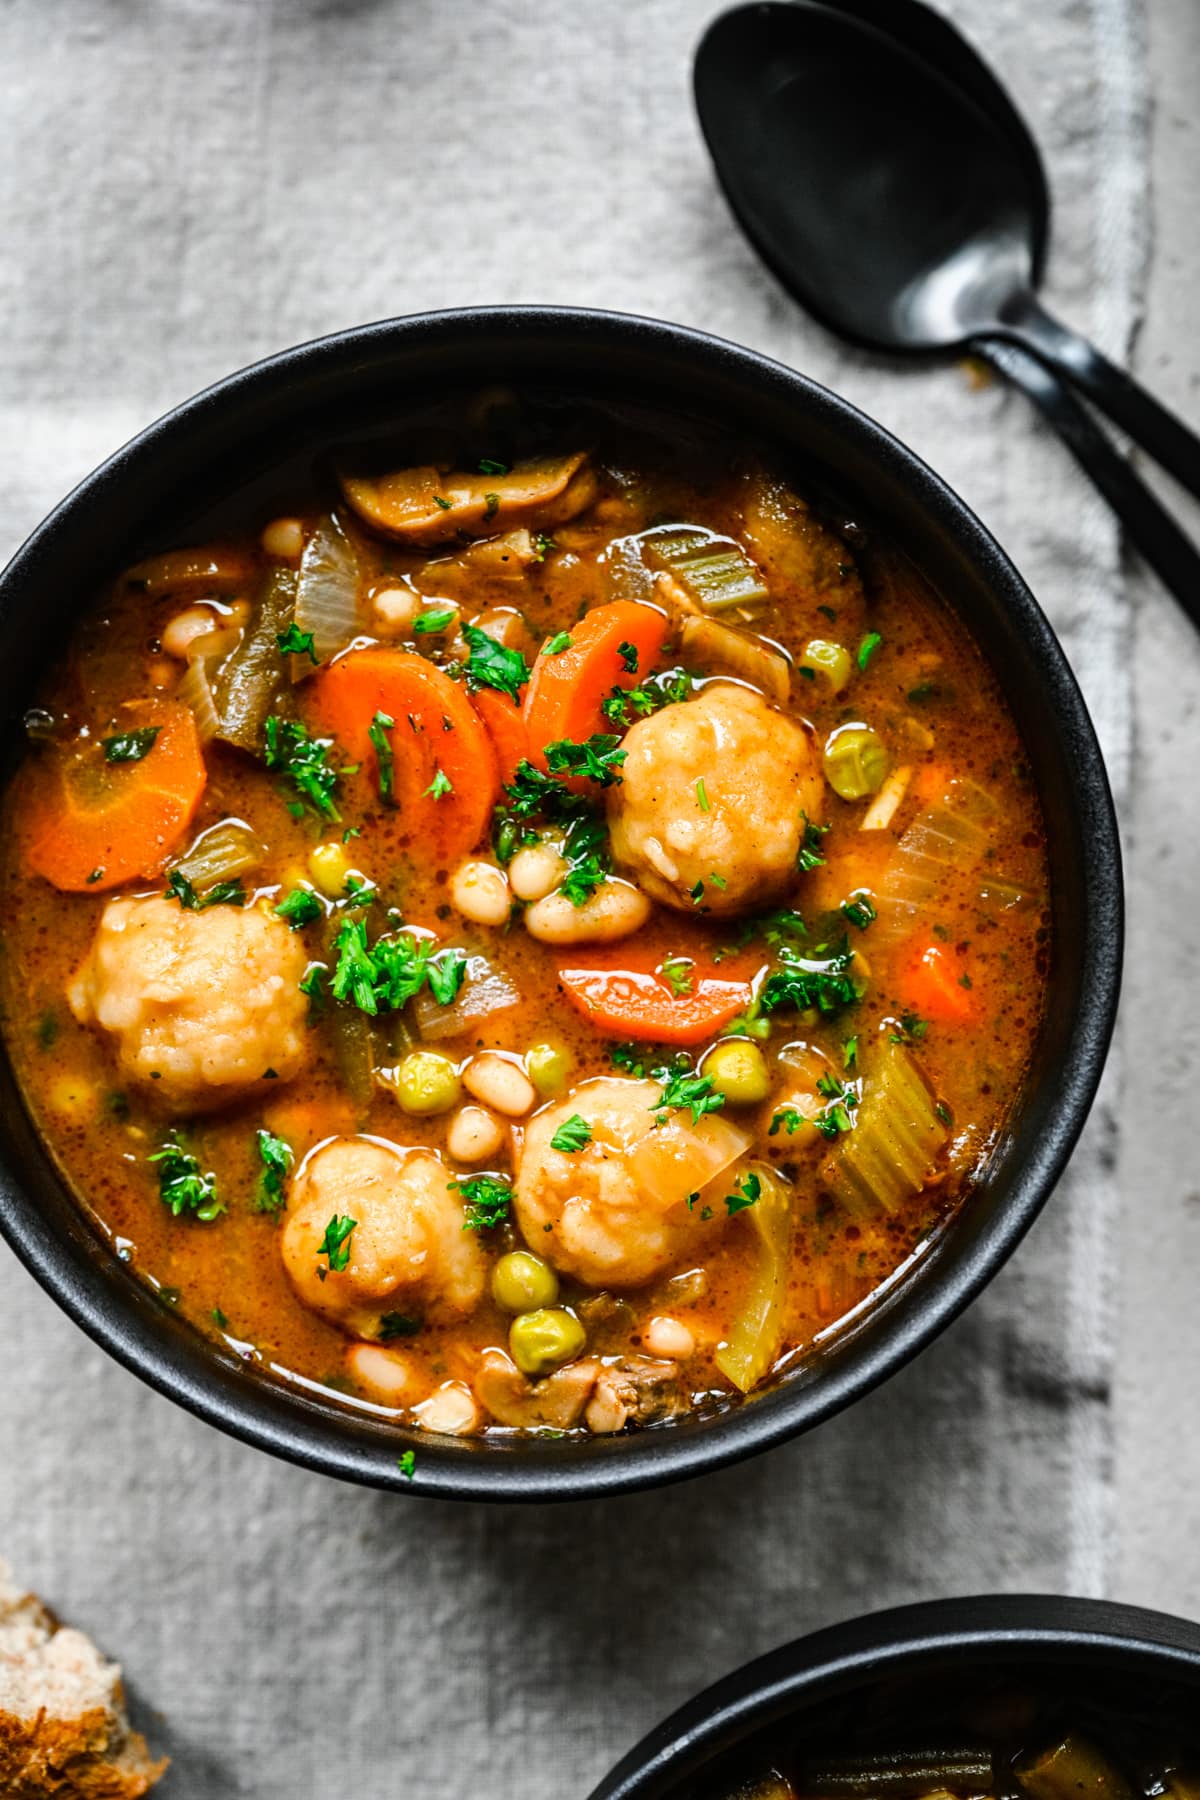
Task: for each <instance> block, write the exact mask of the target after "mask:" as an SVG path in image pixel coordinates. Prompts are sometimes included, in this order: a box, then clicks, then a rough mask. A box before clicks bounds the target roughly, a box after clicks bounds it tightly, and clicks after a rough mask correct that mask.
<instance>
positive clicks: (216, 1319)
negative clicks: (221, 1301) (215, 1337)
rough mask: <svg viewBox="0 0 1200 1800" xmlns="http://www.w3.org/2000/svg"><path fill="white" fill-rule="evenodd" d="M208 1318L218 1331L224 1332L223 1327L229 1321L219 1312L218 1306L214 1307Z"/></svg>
mask: <svg viewBox="0 0 1200 1800" xmlns="http://www.w3.org/2000/svg"><path fill="white" fill-rule="evenodd" d="M208 1316H209V1318H210V1319H211V1320H212V1322H213V1324H214V1325H215V1326H216V1327H217V1330H218V1331H224V1330H225V1327H226V1326H227V1325H228V1324H229V1320H228V1319H227V1318H226V1317H225V1314H224V1313H223V1312H222V1311H221V1309H220V1307H219V1306H214V1307H213V1309H212V1311H211V1313H209V1315H208Z"/></svg>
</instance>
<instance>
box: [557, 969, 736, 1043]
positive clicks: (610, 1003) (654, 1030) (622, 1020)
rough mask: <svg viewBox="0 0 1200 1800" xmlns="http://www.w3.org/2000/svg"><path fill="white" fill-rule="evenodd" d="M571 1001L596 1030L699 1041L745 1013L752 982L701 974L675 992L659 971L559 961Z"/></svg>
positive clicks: (661, 1039)
mask: <svg viewBox="0 0 1200 1800" xmlns="http://www.w3.org/2000/svg"><path fill="white" fill-rule="evenodd" d="M558 979H559V980H560V981H561V983H562V985H563V988H564V990H565V992H566V995H567V998H568V1000H570V1002H571V1004H572V1005H573V1006H574V1007H576V1008H577V1010H578V1011H579V1012H581V1013H582V1014H583V1016H584V1018H585V1019H587V1020H589V1022H590V1023H591V1024H593V1025H594V1026H595V1027H596V1029H597V1031H605V1032H609V1033H611V1034H613V1035H614V1036H616V1037H628V1038H639V1039H644V1040H645V1041H646V1042H648V1043H653V1044H699V1043H703V1041H704V1039H705V1038H707V1037H711V1035H712V1033H713V1032H714V1031H718V1030H720V1028H721V1026H722V1025H728V1023H729V1021H730V1020H731V1019H733V1018H736V1017H737V1015H738V1013H740V1012H744V1011H745V1009H746V1008H747V1007H748V1006H749V1004H750V998H751V988H750V983H749V982H748V981H725V980H718V979H717V978H715V977H713V976H707V975H700V976H697V977H696V979H695V982H694V986H693V989H692V992H691V993H689V994H676V993H674V992H673V991H672V989H671V987H670V985H669V984H668V983H667V982H666V981H664V980H663V979H662V977H661V976H659V975H657V974H653V973H651V972H649V971H647V970H639V969H628V968H597V967H595V966H594V965H593V966H592V967H590V968H589V967H580V966H579V965H578V964H577V963H569V964H565V965H560V967H559V971H558Z"/></svg>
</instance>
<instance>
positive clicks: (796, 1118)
mask: <svg viewBox="0 0 1200 1800" xmlns="http://www.w3.org/2000/svg"><path fill="white" fill-rule="evenodd" d="M807 1124H808V1120H807V1119H806V1118H805V1116H804V1114H803V1113H802V1112H800V1111H799V1109H798V1108H797V1107H794V1106H781V1107H780V1108H779V1109H778V1111H777V1112H773V1113H772V1114H771V1123H770V1126H769V1128H768V1130H767V1136H768V1137H774V1136H775V1133H776V1132H777V1131H778V1130H780V1128H781V1127H783V1128H785V1129H786V1131H787V1134H788V1136H789V1137H791V1135H792V1133H793V1132H794V1131H799V1129H800V1127H801V1126H802V1125H807Z"/></svg>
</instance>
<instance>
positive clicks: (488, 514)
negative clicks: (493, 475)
mask: <svg viewBox="0 0 1200 1800" xmlns="http://www.w3.org/2000/svg"><path fill="white" fill-rule="evenodd" d="M499 511H500V496H499V494H485V495H484V496H483V516H484V519H485V520H487V519H494V518H495V516H496V514H497V513H498V512H499Z"/></svg>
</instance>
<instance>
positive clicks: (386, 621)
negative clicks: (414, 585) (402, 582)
mask: <svg viewBox="0 0 1200 1800" xmlns="http://www.w3.org/2000/svg"><path fill="white" fill-rule="evenodd" d="M420 605H421V602H420V599H419V597H418V596H417V595H416V594H415V593H414V592H413V590H412V589H411V588H383V589H382V590H381V592H379V593H378V594H376V595H375V597H374V598H373V600H372V601H371V610H372V612H373V613H374V614H375V623H376V624H377V625H378V626H379V628H380V630H381V631H407V630H408V628H409V626H410V625H411V624H412V622H413V620H414V619H415V618H416V616H417V612H418V610H419V609H420Z"/></svg>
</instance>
